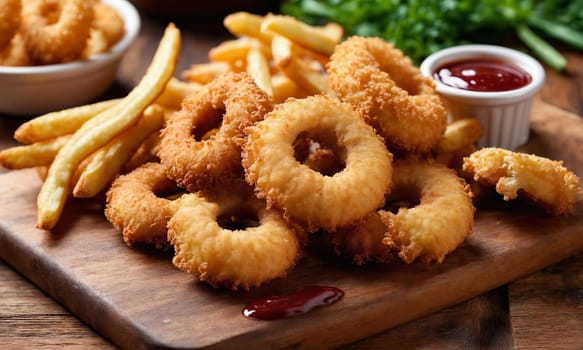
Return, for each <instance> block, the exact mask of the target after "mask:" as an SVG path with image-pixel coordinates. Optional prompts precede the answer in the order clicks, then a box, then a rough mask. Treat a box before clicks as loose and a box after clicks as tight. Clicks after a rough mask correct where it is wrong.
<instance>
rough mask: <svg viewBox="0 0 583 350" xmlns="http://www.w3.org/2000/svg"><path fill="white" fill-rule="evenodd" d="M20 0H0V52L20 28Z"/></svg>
mask: <svg viewBox="0 0 583 350" xmlns="http://www.w3.org/2000/svg"><path fill="white" fill-rule="evenodd" d="M21 11H22V2H21V0H0V52H1V51H3V50H4V49H5V48H6V47H7V46H8V45H9V44H10V41H12V38H13V37H14V35H15V34H16V33H18V30H19V28H20V21H21Z"/></svg>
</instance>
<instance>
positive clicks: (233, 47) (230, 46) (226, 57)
mask: <svg viewBox="0 0 583 350" xmlns="http://www.w3.org/2000/svg"><path fill="white" fill-rule="evenodd" d="M250 50H260V51H261V52H263V53H264V54H265V56H267V57H268V58H271V50H270V48H269V46H267V45H265V44H264V43H262V42H261V41H259V40H257V39H255V38H251V37H241V38H238V39H233V40H227V41H223V42H222V43H220V44H219V45H217V46H215V47H213V48H212V49H210V50H209V54H208V56H209V60H210V61H211V62H217V61H221V62H231V63H232V64H234V63H235V62H237V61H245V59H246V58H247V53H249V51H250Z"/></svg>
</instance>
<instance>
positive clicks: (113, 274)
mask: <svg viewBox="0 0 583 350" xmlns="http://www.w3.org/2000/svg"><path fill="white" fill-rule="evenodd" d="M531 136H532V137H531V141H530V142H529V144H528V145H527V146H526V147H525V149H524V150H526V151H533V152H537V153H538V154H542V155H546V156H548V157H552V158H555V159H564V160H565V164H566V165H567V166H568V167H569V168H570V169H572V170H574V171H575V172H576V173H577V174H578V175H579V176H581V173H582V171H581V169H583V162H582V161H581V157H583V152H581V151H582V150H581V147H582V146H581V145H583V121H582V120H581V119H580V118H579V117H577V116H574V115H571V114H569V113H566V112H564V111H562V110H560V109H557V108H555V107H552V106H549V105H547V104H544V103H542V102H537V103H535V105H534V107H533V125H532V135H531ZM40 184H41V183H40V181H39V179H38V177H37V175H36V173H35V171H33V170H23V171H13V172H8V173H4V174H2V175H0V189H1V190H0V213H1V214H0V216H1V218H0V258H2V259H4V260H5V261H6V262H7V263H9V264H10V265H12V266H13V267H14V268H15V269H17V270H18V271H20V272H21V273H22V274H24V275H25V276H26V277H27V278H29V279H30V280H31V281H33V282H34V283H35V284H36V285H37V286H38V287H40V288H41V289H43V290H44V291H45V292H46V293H48V294H49V295H51V296H52V297H53V298H55V299H56V300H57V301H59V302H60V303H61V304H63V305H64V306H65V307H66V308H68V309H69V310H70V311H71V312H73V313H74V314H76V315H77V316H78V317H79V318H81V319H82V320H83V321H85V322H86V323H87V324H88V325H90V326H91V327H93V328H94V329H96V330H97V331H98V332H99V333H101V334H102V335H104V336H105V337H107V338H109V339H110V340H112V341H113V342H114V343H115V344H117V345H119V346H120V347H122V348H128V349H130V348H131V349H134V348H173V349H177V348H197V349H201V348H217V349H241V348H253V349H256V348H294V349H295V348H298V349H299V348H306V349H307V348H332V347H336V346H339V345H341V344H346V343H349V342H352V341H355V340H358V339H361V338H364V337H366V336H369V335H372V334H374V333H377V332H380V331H382V330H385V329H387V328H390V327H393V326H395V325H398V324H401V323H404V322H406V321H409V320H413V319H415V318H417V317H420V316H423V315H426V314H429V313H431V312H433V311H436V310H439V309H441V308H444V307H447V306H450V305H453V304H456V303H459V302H461V301H463V300H466V299H469V298H471V297H473V296H476V295H479V294H481V293H484V292H486V291H488V290H490V289H493V288H495V287H497V286H500V285H502V284H505V283H508V282H510V281H512V280H515V279H517V278H520V277H522V276H524V275H526V274H529V273H531V272H533V271H536V270H538V269H540V268H543V267H545V266H548V265H550V264H553V263H555V262H558V261H560V260H562V259H564V258H566V257H569V256H570V255H573V254H576V253H577V252H580V251H583V192H579V194H578V203H577V205H576V210H575V213H574V215H572V216H568V217H560V218H553V217H548V216H546V215H545V214H543V213H542V212H540V211H538V210H536V209H533V208H531V207H527V206H525V205H522V204H520V203H517V202H514V203H505V202H503V201H502V200H495V201H491V202H487V203H484V204H481V205H480V206H479V207H478V211H477V213H476V223H475V229H474V234H473V235H471V236H470V237H469V238H468V239H467V240H466V242H465V243H464V244H463V245H462V246H461V247H460V248H459V249H458V250H456V251H455V252H454V253H452V254H451V255H449V256H448V257H447V258H446V259H445V262H444V263H443V264H440V265H424V264H418V263H414V264H411V265H405V264H403V263H398V262H395V263H391V264H387V265H370V266H366V267H354V266H351V265H350V264H348V263H347V262H345V261H341V260H339V259H337V258H335V257H333V256H332V255H331V254H330V252H329V251H327V250H326V249H325V248H324V247H322V246H320V245H318V244H317V242H314V244H312V245H310V247H309V249H308V250H307V252H306V253H305V256H304V258H302V259H301V261H300V262H299V264H298V266H297V267H296V268H295V269H294V270H293V271H292V272H291V273H290V275H289V276H288V277H287V278H286V279H282V280H277V281H274V282H272V283H270V284H269V285H267V286H264V287H261V288H258V289H256V290H254V291H251V292H238V293H237V292H231V291H224V290H219V289H213V288H211V287H209V286H207V285H204V284H200V283H198V282H197V281H196V280H195V279H194V278H193V277H192V276H190V275H188V274H186V273H184V272H181V271H179V270H177V269H175V268H174V267H173V266H172V264H171V262H170V259H171V255H170V253H162V252H157V251H154V250H152V249H149V248H144V247H142V248H139V247H137V248H129V247H127V246H125V245H124V244H123V242H122V240H121V236H120V234H119V233H118V232H117V231H116V230H115V229H113V228H112V227H111V225H110V224H109V223H108V222H107V221H106V220H105V219H104V217H103V214H102V210H103V208H102V207H101V205H99V204H95V202H92V201H78V200H76V201H72V202H70V203H69V204H68V207H67V210H66V211H65V213H64V216H63V218H62V219H61V222H60V224H59V226H58V227H57V228H56V229H55V230H54V232H50V233H49V232H44V231H40V230H37V229H35V228H34V224H35V222H36V204H35V203H36V196H37V194H38V191H39V188H40ZM314 284H317V285H331V286H335V287H338V288H340V289H342V290H343V291H344V292H345V295H344V297H343V299H341V300H340V301H339V302H337V303H336V304H334V305H332V306H330V307H326V308H321V309H317V310H315V311H314V312H311V313H308V314H306V315H303V316H300V317H297V318H291V319H283V320H276V321H253V320H249V319H246V318H245V317H244V316H243V315H242V313H241V312H242V309H243V307H244V306H245V305H246V304H247V303H248V302H250V301H252V300H255V299H257V298H260V297H264V296H268V295H272V294H279V293H283V292H287V291H290V290H293V289H297V288H300V287H303V286H305V285H314Z"/></svg>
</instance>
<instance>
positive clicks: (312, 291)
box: [243, 286, 344, 320]
mask: <svg viewBox="0 0 583 350" xmlns="http://www.w3.org/2000/svg"><path fill="white" fill-rule="evenodd" d="M343 295H344V292H343V291H342V290H340V289H338V288H336V287H324V286H306V287H303V288H301V289H298V290H294V291H291V292H289V293H285V294H280V295H274V296H270V297H267V298H263V299H259V300H255V301H253V302H251V303H249V304H247V306H245V308H244V309H243V315H244V316H245V317H247V318H252V319H257V320H276V319H281V318H287V317H293V316H299V315H303V314H305V313H307V312H309V311H311V310H312V309H314V308H316V307H321V306H328V305H332V304H334V303H335V302H337V301H338V300H340V299H341V298H342V296H343Z"/></svg>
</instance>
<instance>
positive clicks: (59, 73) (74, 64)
mask: <svg viewBox="0 0 583 350" xmlns="http://www.w3.org/2000/svg"><path fill="white" fill-rule="evenodd" d="M101 1H102V2H103V3H104V4H107V5H108V6H109V7H111V8H112V9H113V10H115V11H116V12H117V13H118V14H119V16H120V18H121V19H122V20H123V25H124V28H123V29H124V34H123V36H122V37H121V38H120V39H119V40H118V41H117V43H116V44H115V45H113V46H112V47H111V48H109V49H108V50H107V51H105V52H100V53H96V54H94V55H91V56H89V57H87V58H82V59H77V60H74V61H71V62H66V63H57V64H44V65H25V66H7V65H6V66H5V65H0V113H4V114H10V115H21V116H28V117H30V116H35V115H39V114H42V113H46V112H50V111H55V110H58V109H63V108H67V107H71V106H75V105H80V104H84V103H87V102H89V101H92V100H94V99H95V98H97V97H99V96H100V95H102V94H103V93H104V92H105V91H106V90H107V89H108V88H109V87H110V86H111V85H112V83H113V82H114V80H115V76H116V74H117V69H118V67H119V64H120V63H121V60H122V58H123V56H124V54H125V53H126V52H127V51H128V50H129V48H130V47H131V45H132V44H133V43H134V42H135V40H136V38H137V36H138V33H139V31H140V23H141V22H140V16H139V14H138V12H137V10H136V8H135V7H134V6H133V5H132V4H131V3H130V2H129V1H127V0H101ZM88 45H89V44H88Z"/></svg>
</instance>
